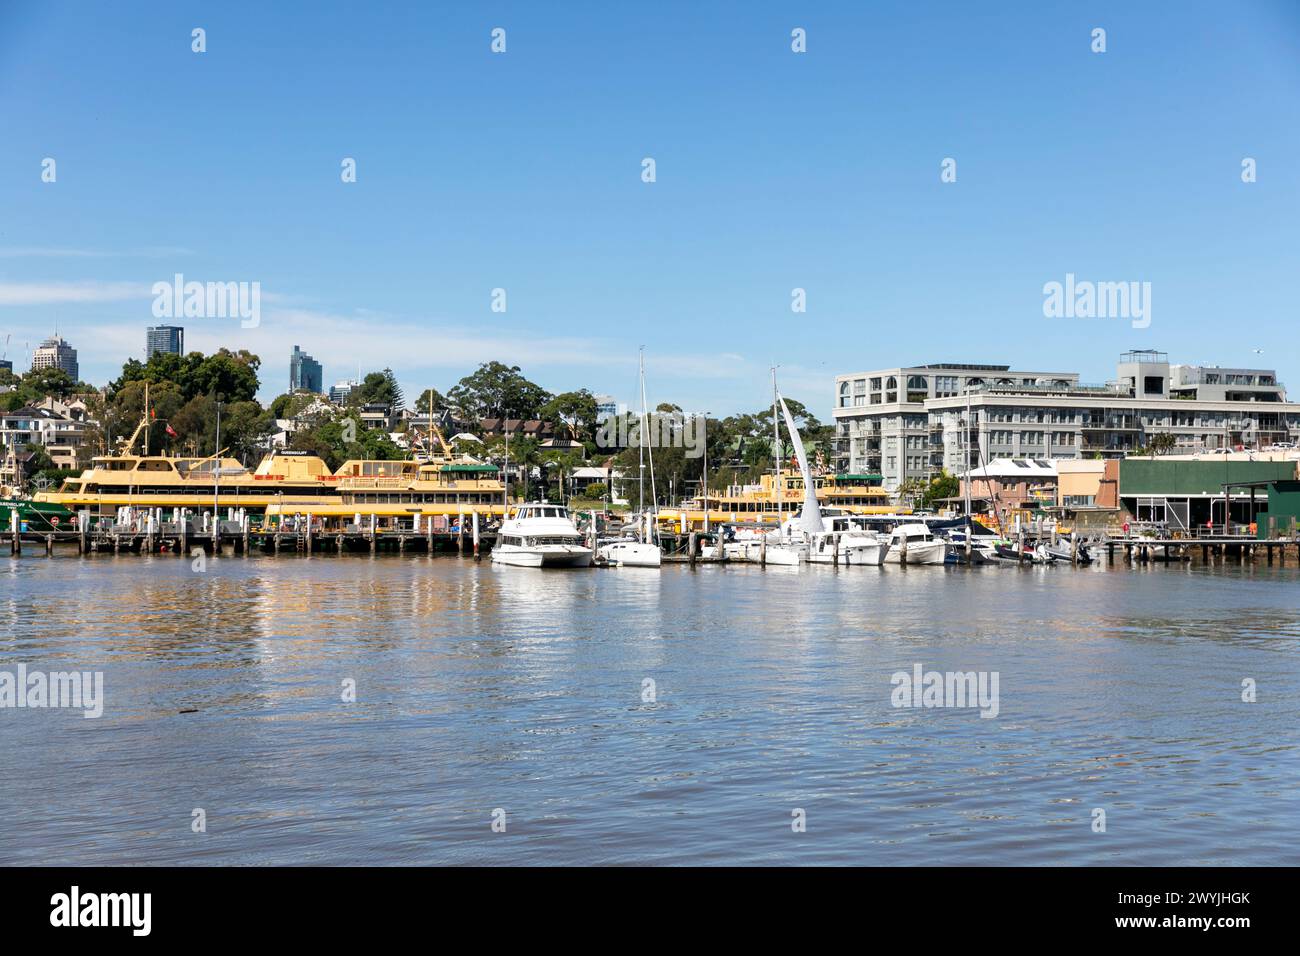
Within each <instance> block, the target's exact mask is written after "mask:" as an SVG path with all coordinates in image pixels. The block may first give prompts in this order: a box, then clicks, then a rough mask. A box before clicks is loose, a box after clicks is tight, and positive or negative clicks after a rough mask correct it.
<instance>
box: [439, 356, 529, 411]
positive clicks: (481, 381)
mask: <svg viewBox="0 0 1300 956" xmlns="http://www.w3.org/2000/svg"><path fill="white" fill-rule="evenodd" d="M447 399H448V400H449V401H450V403H451V405H452V407H454V408H455V409H456V410H457V411H458V412H459V413H460V417H461V418H463V419H465V420H466V421H468V422H471V423H477V422H478V421H479V420H480V419H482V418H537V417H538V416H539V412H540V410H541V408H542V406H543V405H545V404H546V403H547V402H548V401H550V399H551V394H550V392H548V391H546V389H544V388H542V387H541V386H540V385H536V384H534V383H533V382H530V381H528V379H526V378H524V376H523V375H522V374H520V371H519V366H517V365H509V366H507V365H503V364H502V363H500V362H484V363H483V364H482V365H480V366H479V367H478V370H477V371H475V372H473V373H471V374H469V375H466V376H465V377H464V378H462V379H461V380H460V381H459V382H457V383H456V384H455V385H454V386H453V387H452V388H451V390H450V391H448V392H447Z"/></svg>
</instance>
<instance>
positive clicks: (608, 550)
mask: <svg viewBox="0 0 1300 956" xmlns="http://www.w3.org/2000/svg"><path fill="white" fill-rule="evenodd" d="M596 558H597V559H598V560H600V561H603V562H604V563H606V564H609V565H611V566H613V567H616V568H657V567H659V566H660V565H661V564H662V563H663V552H661V551H660V550H659V546H658V545H654V544H642V543H641V542H639V541H615V542H613V543H611V544H605V545H601V546H600V547H599V548H598V549H597V550H596Z"/></svg>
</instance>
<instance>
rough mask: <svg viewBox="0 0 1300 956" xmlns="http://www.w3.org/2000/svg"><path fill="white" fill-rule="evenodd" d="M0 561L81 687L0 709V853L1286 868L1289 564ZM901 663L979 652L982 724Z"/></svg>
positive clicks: (53, 659) (38, 635) (1299, 650)
mask: <svg viewBox="0 0 1300 956" xmlns="http://www.w3.org/2000/svg"><path fill="white" fill-rule="evenodd" d="M0 580H2V581H3V583H2V584H0V671H4V670H8V671H10V672H13V671H14V670H15V668H16V667H17V665H18V664H23V665H25V666H26V668H27V669H28V671H33V670H42V671H60V670H71V669H76V670H83V671H102V672H103V675H104V697H105V700H104V713H103V716H102V717H99V718H97V719H86V718H85V717H84V716H83V715H82V713H81V712H80V711H75V710H54V709H44V710H42V709H30V708H23V709H11V708H7V709H0V863H5V864H14V863H22V864H145V863H151V864H218V863H220V864H256V863H275V864H307V863H320V864H416V863H422V864H439V863H465V864H471V863H483V864H543V863H553V864H588V863H589V864H646V863H653V864H723V863H737V864H763V863H796V864H812V863H822V864H876V865H914V864H1013V865H1017V864H1029V865H1038V864H1068V865H1080V864H1122V865H1129V864H1146V865H1165V864H1192V865H1198V864H1238V865H1240V864H1251V865H1271V864H1292V865H1294V864H1296V863H1297V862H1300V850H1298V849H1297V843H1296V841H1295V839H1294V830H1295V826H1296V823H1297V820H1300V760H1298V759H1297V757H1298V756H1300V751H1298V750H1297V745H1298V743H1300V602H1298V601H1297V596H1298V595H1300V571H1297V569H1295V568H1294V567H1292V566H1288V567H1281V568H1270V567H1264V566H1261V565H1253V566H1250V565H1248V566H1237V565H1233V564H1229V565H1226V566H1219V567H1202V566H1200V565H1196V566H1169V567H1165V566H1145V567H1136V566H1134V567H1129V566H1123V565H1116V566H1114V567H1110V568H1107V567H1105V566H1104V565H1101V566H1094V567H1092V568H1087V569H1084V568H1079V569H1072V568H1068V567H1028V566H1026V567H1014V566H994V567H986V568H953V567H946V568H945V567H918V568H899V567H891V568H884V569H879V568H870V569H868V568H842V569H836V568H832V567H807V566H805V567H802V568H798V569H778V568H768V569H766V570H763V569H760V568H757V567H752V566H730V567H699V568H695V569H691V568H687V567H682V566H671V567H669V566H666V567H664V568H663V569H662V570H658V571H655V570H639V569H624V570H617V571H613V570H611V571H598V570H589V571H570V572H564V571H558V572H554V571H535V570H528V569H521V568H502V567H494V566H493V565H492V564H491V563H490V562H487V561H484V562H482V563H477V564H476V563H474V562H473V561H471V560H469V559H459V558H455V557H442V556H440V557H435V558H428V557H423V556H421V557H414V558H412V557H407V558H398V557H385V556H380V557H369V556H355V557H354V556H341V557H335V556H328V557H321V556H315V557H310V558H307V557H301V558H283V557H282V558H280V559H278V560H276V559H267V558H259V557H251V558H225V559H221V560H217V561H212V560H209V561H208V563H207V566H206V569H205V570H203V571H201V572H196V571H195V570H193V568H192V565H191V562H190V561H189V560H188V559H179V558H168V557H155V558H150V557H144V558H141V557H125V556H124V557H122V558H112V557H109V556H101V557H97V558H92V559H81V558H77V557H76V556H75V555H70V554H67V553H62V552H61V553H59V554H58V555H56V556H55V557H54V558H45V557H43V556H42V557H32V556H26V557H23V558H19V559H7V560H6V561H5V562H4V563H3V564H0ZM917 664H920V665H922V667H923V668H924V669H925V670H937V671H963V672H966V671H977V672H987V673H996V674H997V675H998V691H999V700H998V713H997V715H996V717H992V718H985V717H981V716H980V712H979V710H977V709H974V708H970V707H965V708H962V707H950V708H898V707H895V706H893V704H892V703H891V694H892V692H893V690H894V687H893V685H892V684H891V676H892V675H894V674H895V673H896V672H900V671H902V672H908V673H911V672H912V670H913V668H914V666H915V665H917ZM1248 678H1249V679H1251V680H1253V681H1254V682H1255V687H1256V691H1257V700H1255V701H1254V702H1253V703H1252V702H1244V701H1243V700H1242V692H1243V688H1242V682H1243V680H1245V679H1248ZM350 681H354V682H355V688H356V700H355V702H350V701H347V700H345V699H344V697H345V696H347V688H348V686H349V685H348V682H350ZM648 681H653V685H651V684H649V683H648ZM651 690H653V693H651ZM651 698H653V699H651ZM498 809H500V810H503V811H504V817H503V819H504V823H505V832H494V830H493V827H492V824H493V820H494V811H495V810H498ZM1097 809H1102V810H1104V811H1105V832H1095V823H1094V821H1095V820H1096V814H1095V812H1094V811H1095V810H1097ZM196 810H202V811H203V819H204V820H205V821H206V832H194V829H195V825H194V820H195V819H196V815H195V811H196ZM798 810H802V811H803V815H804V816H803V819H804V820H806V832H796V828H795V827H792V821H795V820H796V819H797V818H798V815H797V813H796V811H798ZM496 819H498V820H500V819H502V816H501V815H500V814H497V816H496Z"/></svg>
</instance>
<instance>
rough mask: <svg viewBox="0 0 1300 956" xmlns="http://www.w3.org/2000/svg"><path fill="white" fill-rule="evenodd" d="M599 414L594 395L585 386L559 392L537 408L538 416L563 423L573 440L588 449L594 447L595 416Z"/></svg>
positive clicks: (545, 419)
mask: <svg viewBox="0 0 1300 956" xmlns="http://www.w3.org/2000/svg"><path fill="white" fill-rule="evenodd" d="M599 414H600V411H599V409H598V408H597V407H596V399H595V396H593V395H592V394H591V392H589V391H587V390H586V389H585V388H581V389H578V391H576V392H561V393H560V394H559V395H556V396H555V397H554V398H552V399H551V400H550V401H549V402H547V403H546V404H545V405H543V406H542V407H541V408H540V409H538V410H537V417H538V418H540V419H542V420H543V421H548V422H556V423H558V424H561V425H563V426H564V427H565V428H567V429H568V430H569V436H570V437H571V438H572V439H573V440H574V441H580V442H582V443H583V444H584V445H587V446H588V448H587V450H588V451H592V450H594V448H595V440H596V416H597V415H599Z"/></svg>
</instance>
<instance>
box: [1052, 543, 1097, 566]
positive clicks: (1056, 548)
mask: <svg viewBox="0 0 1300 956" xmlns="http://www.w3.org/2000/svg"><path fill="white" fill-rule="evenodd" d="M1044 548H1045V550H1046V551H1047V553H1048V554H1049V555H1050V556H1051V557H1052V558H1053V559H1055V560H1057V561H1064V562H1065V563H1066V564H1070V563H1072V562H1077V563H1078V564H1091V563H1092V555H1091V554H1090V553H1089V552H1088V547H1087V545H1083V544H1081V545H1079V547H1078V549H1077V550H1075V549H1074V548H1073V547H1072V545H1071V543H1070V542H1069V541H1058V542H1057V543H1056V544H1049V545H1044Z"/></svg>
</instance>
